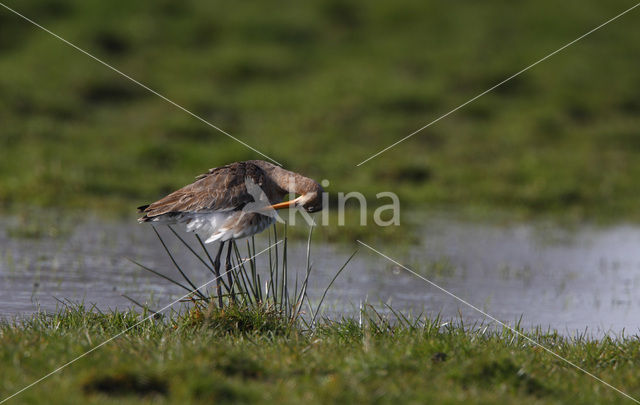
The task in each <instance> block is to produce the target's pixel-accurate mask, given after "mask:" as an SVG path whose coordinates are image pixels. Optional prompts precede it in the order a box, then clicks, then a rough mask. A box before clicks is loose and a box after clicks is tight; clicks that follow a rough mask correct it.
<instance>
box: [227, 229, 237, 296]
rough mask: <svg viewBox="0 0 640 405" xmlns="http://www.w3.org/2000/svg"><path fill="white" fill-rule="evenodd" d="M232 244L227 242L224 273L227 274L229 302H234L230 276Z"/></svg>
mask: <svg viewBox="0 0 640 405" xmlns="http://www.w3.org/2000/svg"><path fill="white" fill-rule="evenodd" d="M232 244H233V239H232V240H230V241H229V243H228V244H227V263H226V266H225V271H226V273H227V279H228V280H229V293H230V294H231V295H230V297H231V301H234V298H235V297H234V296H233V276H232V275H231V245H232Z"/></svg>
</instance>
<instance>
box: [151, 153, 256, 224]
mask: <svg viewBox="0 0 640 405" xmlns="http://www.w3.org/2000/svg"><path fill="white" fill-rule="evenodd" d="M246 177H249V178H250V179H251V180H252V181H253V182H254V183H255V184H257V185H258V186H260V187H264V186H266V185H267V181H268V180H269V179H268V177H267V176H266V174H265V172H264V171H263V170H262V169H261V168H260V167H258V166H257V165H255V164H253V163H251V162H236V163H232V164H229V165H226V166H222V167H217V168H213V169H209V171H208V172H207V173H204V174H201V175H199V176H198V177H196V181H195V182H193V183H191V184H189V185H187V186H184V187H182V188H181V189H179V190H176V191H174V192H173V193H171V194H169V195H167V196H166V197H164V198H161V199H160V200H158V201H156V202H154V203H152V204H149V205H148V206H144V205H143V206H141V207H140V212H143V213H144V214H145V215H144V216H143V217H142V218H140V219H139V221H140V222H146V221H150V220H152V219H153V218H154V217H158V216H160V215H165V214H178V213H194V212H214V211H232V210H239V209H242V207H244V205H245V204H247V203H249V202H252V201H253V197H252V196H251V194H249V192H248V191H247V188H246V186H245V178H246Z"/></svg>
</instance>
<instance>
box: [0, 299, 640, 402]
mask: <svg viewBox="0 0 640 405" xmlns="http://www.w3.org/2000/svg"><path fill="white" fill-rule="evenodd" d="M140 319H141V316H139V315H138V314H136V313H132V312H124V313H123V312H118V313H104V314H98V313H95V312H91V311H89V310H88V308H83V307H75V308H68V309H66V310H63V311H61V312H59V313H58V314H55V315H45V314H37V315H35V316H34V317H33V318H30V319H28V320H26V321H24V322H22V323H20V324H12V323H4V324H2V325H0V367H1V368H2V370H3V378H2V388H1V392H2V395H3V398H4V396H5V395H9V394H10V393H13V392H15V391H17V390H19V389H21V388H23V387H24V386H26V385H27V384H30V383H32V382H33V381H35V380H36V379H38V378H40V377H42V376H43V375H45V374H46V373H48V372H49V371H52V370H53V369H54V368H56V367H58V366H59V365H61V364H63V363H65V362H67V361H69V360H72V359H73V358H75V357H76V356H79V355H80V354H82V353H83V352H85V351H86V350H89V349H91V348H92V347H94V346H95V345H97V344H99V343H102V342H103V341H105V340H107V339H109V338H111V337H112V336H114V335H116V334H117V333H119V332H120V331H122V330H124V329H126V328H131V329H130V330H129V331H128V332H127V333H126V334H125V335H124V336H121V337H119V338H117V339H115V340H113V341H111V342H109V343H107V344H105V345H104V346H102V347H101V348H99V349H98V350H96V351H95V352H92V353H90V354H89V355H87V356H86V357H83V358H81V359H79V360H77V361H76V362H74V363H73V364H71V365H69V366H68V367H67V368H65V369H63V370H61V371H60V372H59V373H56V374H54V375H52V376H51V377H49V378H47V379H45V380H43V381H42V382H40V383H38V384H37V385H35V386H33V387H31V388H29V389H27V390H25V391H24V392H23V393H21V394H19V396H16V397H15V398H14V401H13V402H7V403H24V404H31V403H33V404H36V403H42V400H43V398H46V399H47V402H48V403H52V404H58V403H59V404H63V403H86V404H115V403H117V404H139V403H154V404H158V403H159V404H164V403H176V404H178V403H194V404H200V403H203V404H204V403H212V402H214V403H234V404H235V403H273V404H281V403H284V404H299V403H301V402H305V403H309V404H326V403H380V404H397V403H443V404H453V403H465V404H497V403H500V404H542V403H544V404H566V403H571V404H594V403H607V404H615V403H625V404H626V403H630V402H631V401H629V400H628V399H627V398H625V397H624V396H622V395H621V394H619V393H617V392H615V391H614V390H612V389H610V388H607V387H605V386H604V385H602V384H601V383H599V382H597V381H595V380H594V379H592V378H591V377H590V376H588V375H586V374H584V373H582V372H580V371H578V370H576V369H574V368H573V367H571V366H569V365H568V364H566V363H565V362H563V361H562V360H559V359H557V358H555V357H553V356H551V355H549V354H548V353H545V352H544V351H543V350H542V349H539V348H536V347H533V345H532V344H531V343H530V342H528V341H526V340H525V339H523V338H522V337H518V336H517V335H516V334H514V333H513V332H511V331H509V330H500V329H498V330H493V331H492V330H491V329H489V330H485V328H484V326H482V325H467V326H464V325H460V324H445V323H444V322H443V321H442V320H438V319H431V320H425V319H422V320H421V321H419V322H418V321H417V320H412V321H411V320H407V321H403V322H401V323H400V324H395V325H391V324H389V323H388V322H386V321H385V320H384V318H381V317H379V316H378V315H377V314H376V313H375V312H373V311H369V312H365V314H364V315H363V321H362V323H361V324H360V323H359V322H358V321H357V320H342V321H338V322H326V323H321V324H320V325H319V326H318V327H317V328H315V329H314V330H313V331H305V330H301V329H297V328H288V327H286V325H285V326H283V325H281V324H280V323H279V322H277V321H275V322H274V321H273V320H272V319H270V318H269V317H268V316H267V317H265V316H262V315H261V314H259V313H256V312H251V311H249V312H247V311H233V310H228V312H227V313H226V314H222V315H221V314H220V313H216V312H214V313H209V314H208V315H205V316H204V317H201V318H199V319H198V320H197V321H196V322H194V316H193V313H186V314H182V315H180V316H178V315H175V316H174V317H172V319H171V320H170V321H165V322H163V321H160V320H154V321H151V320H148V321H145V322H142V323H140ZM221 320H223V321H221ZM528 336H530V337H531V338H533V339H536V340H537V341H539V342H541V343H543V344H545V345H547V346H548V347H551V348H553V350H555V351H556V352H557V353H558V354H560V355H561V356H563V357H565V358H566V359H568V360H569V361H572V362H575V363H577V364H580V365H581V366H582V367H584V368H586V369H588V370H590V371H591V372H594V373H597V375H598V376H599V377H600V378H602V379H604V380H605V381H607V382H609V383H611V384H613V385H614V386H616V387H617V388H619V389H621V390H623V391H624V392H626V393H628V394H629V395H632V396H635V397H637V396H639V395H640V388H639V387H640V380H639V377H638V373H637V367H638V362H639V361H640V351H639V348H640V345H639V343H638V340H637V338H635V337H627V338H623V339H619V340H612V339H604V340H601V341H590V340H587V339H582V338H579V337H578V338H575V339H568V338H563V337H561V336H558V335H557V334H555V333H552V332H545V331H535V332H530V333H529V334H528Z"/></svg>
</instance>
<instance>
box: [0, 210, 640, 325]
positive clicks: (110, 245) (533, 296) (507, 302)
mask: <svg viewBox="0 0 640 405" xmlns="http://www.w3.org/2000/svg"><path fill="white" fill-rule="evenodd" d="M0 225H1V228H0V315H2V316H4V317H8V316H13V315H24V314H29V313H32V312H34V311H36V310H37V308H38V307H40V308H42V309H45V310H54V309H55V308H56V306H60V305H61V304H60V303H59V302H58V301H57V299H60V300H64V299H68V300H71V301H84V302H85V303H95V304H96V305H97V306H98V307H99V308H101V309H109V308H120V309H124V308H127V307H129V306H131V305H132V304H131V302H130V301H128V300H127V299H126V298H124V297H123V294H126V295H128V296H130V297H132V298H134V299H135V300H137V301H139V302H144V303H151V305H152V307H154V308H161V307H163V306H164V305H166V304H168V303H169V302H171V301H172V300H174V299H176V298H178V297H180V296H181V295H182V294H183V291H182V290H180V288H179V287H175V286H173V285H171V284H169V283H168V282H167V281H165V280H162V279H160V278H158V277H157V276H154V275H152V274H150V273H148V272H145V271H142V270H141V269H140V268H139V267H137V266H136V265H134V264H132V263H131V262H130V261H129V260H128V259H127V258H128V257H129V258H133V259H135V260H137V261H139V262H141V263H143V264H145V265H147V266H149V267H152V268H154V269H156V270H158V271H161V272H163V273H165V274H168V275H171V276H174V277H177V276H178V275H177V273H176V271H175V269H173V267H172V264H171V262H170V260H169V258H168V257H167V256H166V255H165V253H164V251H163V250H162V247H161V245H160V243H159V242H158V240H157V239H156V237H155V235H154V234H153V232H152V231H151V229H150V228H149V227H147V226H141V225H137V224H136V223H124V222H117V223H105V222H100V221H97V220H88V221H86V222H84V223H82V224H79V225H77V226H75V227H73V228H72V229H71V230H70V232H69V233H68V234H65V235H63V236H60V237H56V238H49V237H44V238H39V239H25V238H14V237H10V236H9V233H8V232H7V231H6V230H7V229H8V228H11V227H13V226H16V225H15V220H13V219H10V218H9V219H7V218H5V219H3V220H1V221H0ZM165 231H166V230H165ZM163 234H165V235H167V237H168V240H171V241H172V242H171V246H172V250H178V251H180V252H181V253H179V254H178V255H177V260H178V261H179V262H180V263H181V264H183V265H185V267H187V268H189V269H191V272H190V275H191V276H192V277H193V278H194V280H195V281H196V284H198V285H200V284H202V283H205V282H206V281H208V280H209V279H210V278H211V273H208V272H207V270H205V269H204V267H202V266H201V265H199V263H198V262H197V261H196V260H195V259H194V258H193V257H192V256H191V255H190V253H189V252H187V251H186V250H185V249H180V246H179V244H178V242H177V241H176V240H175V239H174V238H172V237H171V236H170V234H169V233H168V232H163ZM422 235H423V241H422V243H420V244H419V245H418V246H413V247H404V248H397V247H393V246H391V245H386V246H385V245H384V244H380V243H372V244H371V246H372V247H374V248H376V249H379V250H380V251H381V252H383V253H385V254H387V255H389V256H390V257H392V258H394V259H396V260H398V261H399V262H400V263H402V264H404V265H406V266H407V267H409V268H411V269H413V270H415V271H416V272H417V273H419V274H421V275H422V276H424V277H426V278H427V279H429V280H431V281H432V282H434V283H436V284H437V285H438V286H440V287H442V288H444V289H446V290H447V291H449V292H451V293H452V294H454V295H456V296H457V297H459V298H460V299H462V300H465V301H467V302H468V303H470V304H472V305H474V306H476V307H478V308H479V309H481V310H483V311H485V312H486V313H488V314H491V315H492V316H494V317H496V318H498V319H500V320H502V321H505V322H507V323H509V324H511V325H513V324H514V322H516V321H517V320H518V319H519V318H520V317H521V318H522V321H521V325H522V326H524V327H531V326H534V325H541V326H542V327H544V328H546V327H550V328H552V329H558V330H559V331H560V332H561V333H564V334H573V333H575V332H576V331H585V330H587V333H589V334H593V335H596V336H599V335H603V334H607V333H608V334H614V335H617V334H620V333H621V332H622V331H623V330H624V331H625V333H627V334H634V333H636V332H637V331H638V329H639V328H640V294H638V293H639V292H640V250H639V249H638V248H637V247H638V246H640V227H635V226H615V227H608V228H596V227H591V226H582V227H578V228H573V229H570V230H569V229H563V228H559V227H555V226H552V225H549V224H518V225H507V226H498V225H491V224H480V223H467V222H460V221H456V220H451V219H446V218H445V217H441V218H435V219H433V218H432V219H429V220H426V221H424V224H423V228H422ZM183 236H184V237H186V238H188V240H191V241H193V239H192V236H191V235H183ZM365 242H367V241H366V240H365ZM194 246H195V245H194ZM266 246H267V241H266V238H260V239H259V240H258V247H257V249H258V250H259V249H263V248H265V247H266ZM305 249H306V248H305V246H304V244H300V243H293V244H290V246H289V251H290V252H289V262H290V269H291V271H292V272H293V270H294V269H295V268H296V267H298V268H303V267H304V263H305V261H306V251H305ZM352 249H353V248H352V247H349V246H332V245H322V244H314V245H313V251H312V262H313V269H314V270H313V271H314V273H313V276H312V280H313V282H312V286H311V287H312V288H311V289H310V291H309V295H310V296H311V298H312V300H317V299H318V298H319V297H320V295H321V294H322V291H323V288H324V287H325V286H326V285H327V284H328V283H329V281H330V279H331V277H332V276H333V274H334V273H335V271H336V270H337V269H338V268H339V267H340V266H341V265H342V263H344V261H345V260H346V259H347V257H348V256H349V254H350V253H351V251H352ZM212 250H213V249H212ZM259 260H262V263H263V265H264V263H265V262H264V261H266V260H268V257H267V256H266V254H265V255H263V256H262V257H260V258H259ZM300 276H302V275H300ZM365 302H367V303H370V304H372V305H374V306H375V307H377V308H381V309H382V310H383V311H384V305H383V304H384V303H388V304H390V306H391V307H393V308H394V309H395V310H399V311H402V312H405V313H408V312H412V313H413V314H418V313H425V314H428V315H430V316H435V315H437V314H440V315H441V316H442V317H443V318H445V319H449V318H458V317H459V316H462V318H463V320H464V321H465V323H472V322H476V321H482V320H483V319H485V317H484V316H483V315H482V314H480V313H479V312H477V311H476V310H474V309H472V308H470V307H469V306H467V305H465V304H463V303H462V302H460V301H459V300H457V299H455V298H453V297H451V296H448V295H447V294H446V293H444V292H442V291H440V290H439V289H437V288H436V287H434V286H433V285H430V284H429V283H428V282H426V281H423V280H420V279H419V278H418V277H416V276H415V275H412V274H410V273H409V272H407V271H406V270H404V269H402V268H401V267H399V266H397V265H395V264H394V263H392V262H390V261H389V260H387V259H385V258H383V257H382V256H380V255H378V254H376V253H374V252H373V251H371V250H369V249H367V248H364V247H362V248H361V249H360V252H359V253H358V255H357V256H356V258H355V259H354V260H353V261H352V262H351V263H350V264H349V266H348V267H347V270H346V271H345V272H344V273H343V274H342V275H341V276H340V279H339V282H338V283H336V284H335V285H334V288H333V289H332V290H331V291H330V293H329V294H328V296H327V302H326V304H327V306H326V308H327V310H328V311H329V313H331V314H333V315H334V316H335V315H337V314H344V315H347V316H357V315H358V312H359V310H358V308H359V306H360V305H361V304H362V303H365Z"/></svg>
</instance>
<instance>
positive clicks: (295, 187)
mask: <svg viewBox="0 0 640 405" xmlns="http://www.w3.org/2000/svg"><path fill="white" fill-rule="evenodd" d="M254 162H255V163H256V164H257V165H259V166H260V168H262V169H263V170H264V171H265V172H266V173H267V174H268V175H269V177H270V178H271V180H272V181H273V182H274V183H275V184H276V185H277V186H278V187H279V188H280V189H281V190H282V192H283V194H287V193H295V194H300V195H304V194H308V193H311V192H316V193H318V194H320V193H322V187H321V186H320V185H319V184H318V183H317V182H316V181H315V180H313V179H310V178H308V177H305V176H303V175H301V174H298V173H294V172H291V171H289V170H286V169H283V168H282V167H280V166H276V165H274V164H271V163H269V162H265V161H262V160H259V161H254Z"/></svg>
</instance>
